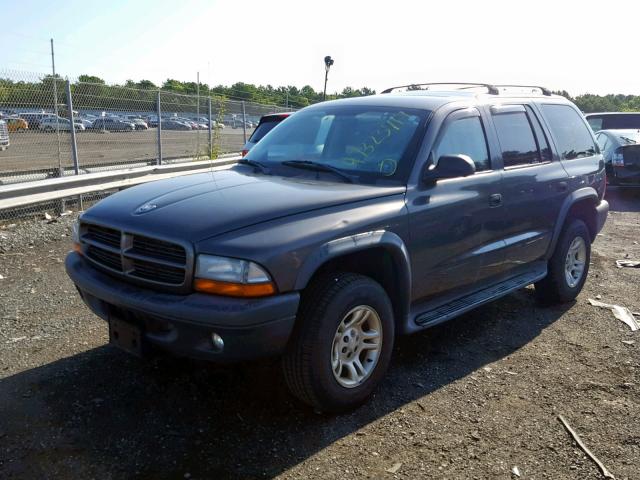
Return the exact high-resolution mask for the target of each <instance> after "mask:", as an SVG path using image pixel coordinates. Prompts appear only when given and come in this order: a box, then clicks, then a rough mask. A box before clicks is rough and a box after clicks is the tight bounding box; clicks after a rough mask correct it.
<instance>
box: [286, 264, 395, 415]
mask: <svg viewBox="0 0 640 480" xmlns="http://www.w3.org/2000/svg"><path fill="white" fill-rule="evenodd" d="M394 336H395V331H394V321H393V310H392V307H391V301H390V300H389V297H388V296H387V293H386V292H385V290H384V289H383V288H382V287H381V286H380V285H379V284H378V283H376V282H375V281H373V280H372V279H370V278H368V277H365V276H362V275H357V274H353V273H334V274H331V275H328V276H324V277H320V278H319V279H317V280H316V281H314V282H313V283H312V284H311V285H310V286H309V287H308V289H307V290H306V291H305V293H304V294H303V298H302V304H301V307H300V312H299V314H298V319H297V323H296V328H295V330H294V333H293V336H292V339H291V341H290V343H289V345H288V347H287V351H286V352H285V355H284V357H283V361H282V364H283V371H284V377H285V380H286V382H287V385H288V386H289V389H290V390H291V392H292V393H293V394H294V395H295V396H297V397H298V398H299V399H300V400H302V401H303V402H305V403H307V404H309V405H312V406H313V407H315V408H316V409H317V410H320V411H325V412H339V411H345V410H349V409H352V408H354V407H356V406H358V405H359V404H361V403H362V402H364V401H365V400H366V399H367V398H368V397H369V396H370V395H371V393H372V392H373V390H374V389H375V387H376V386H377V385H378V383H380V380H381V379H382V377H383V376H384V374H385V372H386V370H387V367H388V366H389V362H390V360H391V353H392V350H393V342H394Z"/></svg>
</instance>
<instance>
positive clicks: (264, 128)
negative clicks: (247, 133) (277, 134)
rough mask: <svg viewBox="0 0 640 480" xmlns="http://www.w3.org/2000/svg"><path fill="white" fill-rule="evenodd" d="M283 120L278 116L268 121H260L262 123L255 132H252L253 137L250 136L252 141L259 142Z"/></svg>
mask: <svg viewBox="0 0 640 480" xmlns="http://www.w3.org/2000/svg"><path fill="white" fill-rule="evenodd" d="M282 120H284V119H282V118H278V119H275V118H274V119H270V120H267V121H264V122H262V123H260V125H258V127H257V128H256V129H255V130H254V131H253V133H252V134H251V137H249V141H250V142H252V143H257V142H259V141H260V140H262V137H264V136H265V135H266V134H267V133H269V132H270V131H271V130H273V127H275V126H276V125H278V124H279V123H280V122H281V121H282Z"/></svg>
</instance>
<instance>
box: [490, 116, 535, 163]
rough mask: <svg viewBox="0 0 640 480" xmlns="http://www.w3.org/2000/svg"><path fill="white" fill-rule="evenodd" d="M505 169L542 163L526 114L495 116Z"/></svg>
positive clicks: (494, 121)
mask: <svg viewBox="0 0 640 480" xmlns="http://www.w3.org/2000/svg"><path fill="white" fill-rule="evenodd" d="M493 123H494V124H495V126H496V131H497V132H498V140H499V141H500V148H501V149H502V160H503V163H504V166H505V167H512V166H514V165H526V164H530V163H538V162H540V154H539V152H538V147H537V145H536V139H535V137H534V136H533V131H532V130H531V125H530V124H529V119H528V118H527V115H526V114H525V113H524V112H509V113H500V114H497V115H493Z"/></svg>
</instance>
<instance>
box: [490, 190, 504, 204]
mask: <svg viewBox="0 0 640 480" xmlns="http://www.w3.org/2000/svg"><path fill="white" fill-rule="evenodd" d="M500 205H502V195H500V194H499V193H494V194H493V195H489V206H490V207H499V206H500Z"/></svg>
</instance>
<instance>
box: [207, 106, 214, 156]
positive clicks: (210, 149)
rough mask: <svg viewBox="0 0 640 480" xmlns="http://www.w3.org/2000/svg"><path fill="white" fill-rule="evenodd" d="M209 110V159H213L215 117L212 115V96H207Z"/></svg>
mask: <svg viewBox="0 0 640 480" xmlns="http://www.w3.org/2000/svg"><path fill="white" fill-rule="evenodd" d="M207 100H208V102H207V110H208V115H209V160H212V158H211V157H212V156H213V125H212V123H213V118H212V116H211V97H207Z"/></svg>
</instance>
